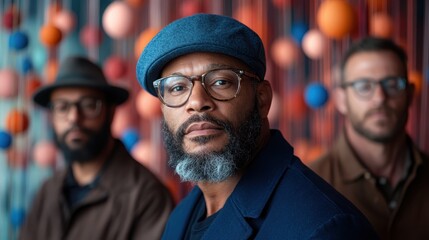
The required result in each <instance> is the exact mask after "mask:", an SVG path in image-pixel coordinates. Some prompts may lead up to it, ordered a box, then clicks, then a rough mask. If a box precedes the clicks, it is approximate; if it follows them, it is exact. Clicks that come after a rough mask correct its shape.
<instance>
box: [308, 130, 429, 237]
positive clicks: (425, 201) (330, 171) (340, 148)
mask: <svg viewBox="0 0 429 240" xmlns="http://www.w3.org/2000/svg"><path fill="white" fill-rule="evenodd" d="M409 141H411V140H409ZM410 145H412V149H411V154H412V159H413V161H414V164H413V166H412V168H411V172H410V175H409V177H408V179H407V180H406V182H405V185H404V188H403V189H402V192H401V193H400V197H399V201H398V202H397V203H396V206H397V207H396V208H395V209H393V210H391V209H390V208H389V206H388V203H387V201H386V200H385V198H384V197H383V195H382V193H381V192H380V191H379V190H378V188H377V186H376V180H375V178H374V177H373V176H372V175H371V174H370V173H369V172H368V170H366V169H365V168H364V167H363V165H362V164H361V163H360V161H359V160H358V158H357V156H356V154H355V153H354V152H353V150H352V148H351V146H350V144H349V143H348V141H347V140H346V137H345V134H344V133H342V134H341V135H340V137H339V138H338V140H337V142H336V143H335V144H334V146H333V148H332V150H331V151H330V152H329V153H327V154H326V155H325V156H323V157H322V158H321V159H319V160H317V161H315V162H312V163H310V168H312V169H313V170H314V171H315V172H316V173H318V174H319V175H320V176H321V177H322V178H324V179H325V180H326V181H328V182H329V183H330V184H331V185H333V186H334V187H335V188H336V189H337V190H338V191H339V192H341V193H342V194H343V195H344V196H346V197H347V198H348V199H349V200H350V201H351V202H353V204H355V205H356V206H357V207H358V208H359V209H360V210H361V211H362V213H364V214H365V215H366V217H367V218H368V220H369V221H370V222H371V224H372V225H373V226H374V228H375V230H376V231H377V232H378V234H379V235H380V237H381V239H429V224H428V221H429V158H428V156H427V155H425V154H423V153H422V152H420V151H419V150H418V149H417V147H416V146H415V145H413V144H410Z"/></svg>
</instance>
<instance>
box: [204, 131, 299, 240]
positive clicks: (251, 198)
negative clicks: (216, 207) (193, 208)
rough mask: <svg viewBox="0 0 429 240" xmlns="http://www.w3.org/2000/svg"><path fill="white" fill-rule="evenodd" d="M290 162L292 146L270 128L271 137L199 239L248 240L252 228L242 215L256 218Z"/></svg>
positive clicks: (291, 159)
mask: <svg viewBox="0 0 429 240" xmlns="http://www.w3.org/2000/svg"><path fill="white" fill-rule="evenodd" d="M292 161H293V148H292V147H291V146H290V145H289V144H288V143H287V142H286V140H285V139H284V138H283V136H282V135H281V133H280V132H279V131H277V130H271V137H270V139H269V141H268V143H267V144H266V146H265V147H264V148H263V149H262V150H261V152H260V153H259V154H258V156H257V157H256V158H255V160H254V161H253V162H252V163H251V165H250V166H249V168H248V169H247V171H246V173H245V174H244V175H243V177H242V178H241V180H240V181H239V183H238V184H237V186H236V188H235V189H234V191H233V193H232V194H231V196H230V197H229V198H228V200H227V202H226V203H225V206H224V207H223V209H222V210H221V212H219V215H218V216H217V217H216V219H215V220H214V222H213V223H212V225H211V226H210V228H209V229H208V230H207V232H206V234H205V236H206V237H204V238H203V239H207V240H209V239H220V237H219V236H228V238H229V239H249V238H250V237H251V236H252V234H253V230H252V229H253V228H252V227H251V226H250V225H249V224H248V222H247V221H246V218H253V219H257V218H259V217H260V215H261V213H262V211H263V210H264V208H265V206H266V204H267V202H268V200H269V199H270V197H271V194H272V193H273V192H274V188H275V187H276V186H277V184H278V182H279V181H280V178H281V177H282V176H283V173H284V172H285V171H286V170H287V168H288V167H289V165H290V164H291V163H292Z"/></svg>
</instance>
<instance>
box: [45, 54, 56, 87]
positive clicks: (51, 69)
mask: <svg viewBox="0 0 429 240" xmlns="http://www.w3.org/2000/svg"><path fill="white" fill-rule="evenodd" d="M57 73H58V61H57V60H56V59H51V60H49V61H48V62H47V63H46V65H45V68H44V74H45V77H46V80H47V83H53V82H54V81H55V77H56V76H57Z"/></svg>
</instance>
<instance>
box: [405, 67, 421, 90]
mask: <svg viewBox="0 0 429 240" xmlns="http://www.w3.org/2000/svg"><path fill="white" fill-rule="evenodd" d="M408 81H410V83H412V84H414V95H419V94H420V93H421V92H422V84H423V76H422V74H421V73H420V72H418V71H410V72H409V73H408Z"/></svg>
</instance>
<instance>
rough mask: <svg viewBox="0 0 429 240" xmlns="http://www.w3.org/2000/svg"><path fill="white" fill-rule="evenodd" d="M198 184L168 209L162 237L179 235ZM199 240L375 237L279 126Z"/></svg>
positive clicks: (198, 195) (199, 195)
mask: <svg viewBox="0 0 429 240" xmlns="http://www.w3.org/2000/svg"><path fill="white" fill-rule="evenodd" d="M202 197H203V196H202V193H201V190H200V189H199V188H198V187H197V186H196V187H195V188H194V189H193V190H192V191H191V192H190V193H189V195H188V196H187V197H186V198H184V199H183V201H182V202H181V203H180V204H179V205H178V206H177V207H176V209H175V210H174V211H173V213H172V214H171V216H170V218H169V220H168V222H167V225H166V228H165V231H164V234H163V237H162V238H163V239H168V240H173V239H183V237H184V235H185V232H186V229H187V225H188V221H189V219H190V216H191V213H192V211H193V209H194V206H195V203H197V202H198V200H200V199H201V198H202ZM203 239H205V240H209V239H213V240H220V239H229V240H230V239H232V240H240V239H348V240H349V239H378V237H377V236H376V234H375V232H374V230H373V229H372V227H371V226H370V224H369V222H368V221H367V219H366V218H365V217H364V216H363V215H362V214H361V213H360V212H359V210H357V208H355V207H354V206H353V205H352V204H351V203H350V202H349V201H348V200H346V199H345V198H344V197H343V196H342V195H340V194H339V193H338V192H337V191H336V190H335V189H334V188H332V187H331V186H330V185H329V184H328V183H326V182H325V181H324V180H322V178H320V177H319V176H317V175H316V174H315V173H314V172H313V171H311V170H310V169H309V168H307V167H306V166H305V165H304V164H303V163H302V162H301V161H300V160H299V159H298V158H297V157H296V156H294V155H293V148H292V147H291V146H290V145H289V143H288V142H287V141H286V140H285V139H284V138H283V136H282V134H281V133H280V132H279V131H277V130H271V137H270V140H269V142H268V144H267V145H266V146H265V147H264V148H263V149H262V151H261V152H260V153H259V155H258V156H257V158H256V159H255V160H254V161H253V162H252V163H251V165H250V166H249V168H248V169H247V171H246V173H245V174H244V175H243V177H242V178H241V179H240V181H239V183H238V184H237V186H236V188H235V189H234V191H233V192H232V194H231V196H230V197H229V198H228V200H227V201H226V203H225V206H224V207H223V208H222V209H221V210H220V212H219V213H218V215H217V216H216V218H215V219H214V221H213V222H212V224H211V225H210V227H209V228H208V229H207V231H206V233H205V235H204V236H203Z"/></svg>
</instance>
